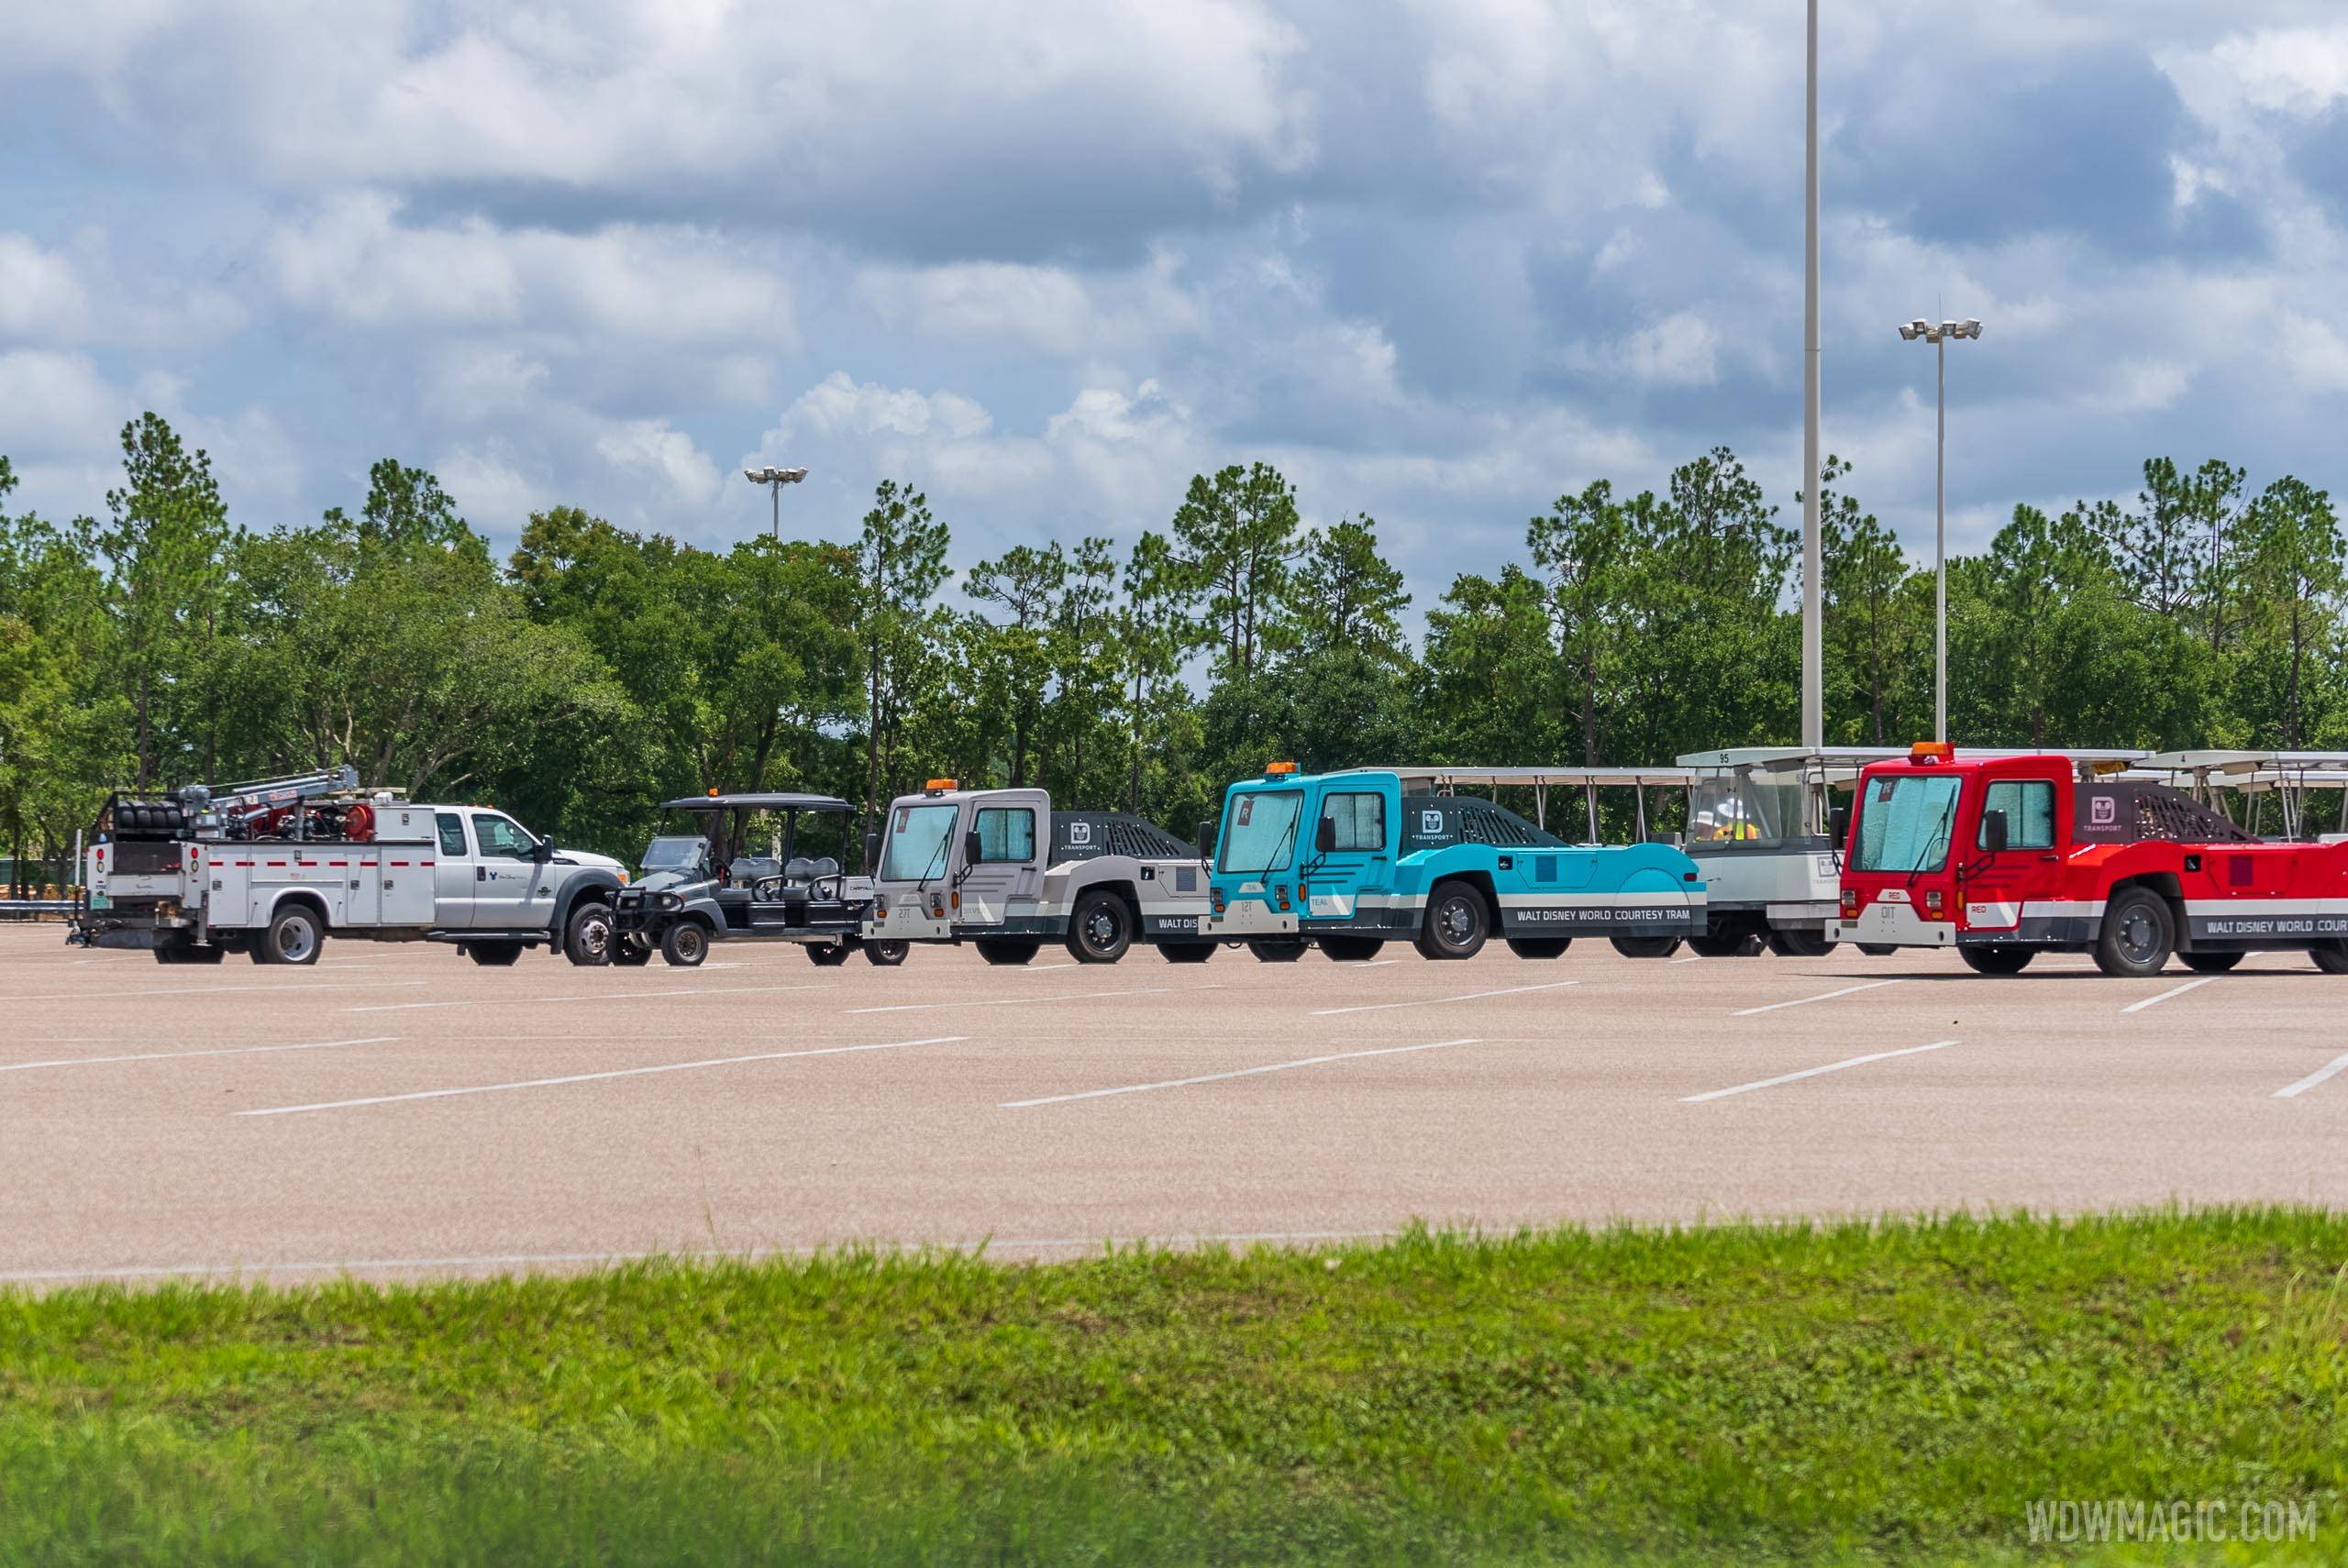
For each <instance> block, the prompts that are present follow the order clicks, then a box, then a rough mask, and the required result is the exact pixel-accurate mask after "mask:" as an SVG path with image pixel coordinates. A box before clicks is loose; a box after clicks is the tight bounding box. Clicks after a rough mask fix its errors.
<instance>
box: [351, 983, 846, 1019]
mask: <svg viewBox="0 0 2348 1568" xmlns="http://www.w3.org/2000/svg"><path fill="white" fill-rule="evenodd" d="M836 989H838V987H837V986H836V985H834V984H832V983H830V982H828V981H814V982H812V983H810V984H807V985H802V986H680V987H676V988H672V989H669V990H662V991H589V992H586V993H584V994H583V995H582V994H573V995H570V996H560V997H481V998H478V999H472V1000H469V1001H404V1002H370V1003H368V1004H367V1005H366V1006H365V1007H347V1008H344V1009H343V1011H345V1012H415V1011H418V1010H423V1009H426V1008H435V1007H493V1006H496V1005H497V1004H499V1003H504V1004H507V1005H513V1004H515V1003H520V1004H524V1005H526V1006H530V1007H537V1006H539V1005H541V1004H543V1003H548V1002H582V1001H641V1000H642V999H645V998H647V997H749V996H758V995H759V994H761V993H763V992H768V991H830V990H836Z"/></svg>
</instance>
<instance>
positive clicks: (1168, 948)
mask: <svg viewBox="0 0 2348 1568" xmlns="http://www.w3.org/2000/svg"><path fill="white" fill-rule="evenodd" d="M1157 950H1158V952H1160V953H1162V954H1164V955H1166V961H1167V962H1168V964H1203V963H1205V962H1206V961H1207V960H1208V959H1210V958H1212V957H1213V956H1214V944H1213V943H1212V942H1161V943H1159V944H1157Z"/></svg>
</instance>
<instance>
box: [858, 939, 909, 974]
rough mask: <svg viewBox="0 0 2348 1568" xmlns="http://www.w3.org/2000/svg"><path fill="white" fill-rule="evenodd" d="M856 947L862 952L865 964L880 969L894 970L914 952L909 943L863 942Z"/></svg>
mask: <svg viewBox="0 0 2348 1568" xmlns="http://www.w3.org/2000/svg"><path fill="white" fill-rule="evenodd" d="M857 945H858V946H859V947H861V948H862V949H863V950H864V961H865V962H866V963H868V964H870V965H872V966H875V967H877V968H882V969H893V968H895V967H896V966H898V965H900V964H902V963H903V962H904V961H905V955H906V954H908V953H911V952H912V951H913V950H914V944H912V943H910V942H863V943H858V944H857Z"/></svg>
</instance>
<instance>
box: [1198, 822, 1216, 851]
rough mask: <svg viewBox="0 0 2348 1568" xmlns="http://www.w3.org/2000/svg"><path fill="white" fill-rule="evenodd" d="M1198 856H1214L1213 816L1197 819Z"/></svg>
mask: <svg viewBox="0 0 2348 1568" xmlns="http://www.w3.org/2000/svg"><path fill="white" fill-rule="evenodd" d="M1199 858H1200V859H1202V860H1213V858H1214V819H1213V817H1201V818H1200V819H1199Z"/></svg>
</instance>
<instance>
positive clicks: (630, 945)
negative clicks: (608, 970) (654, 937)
mask: <svg viewBox="0 0 2348 1568" xmlns="http://www.w3.org/2000/svg"><path fill="white" fill-rule="evenodd" d="M611 959H612V962H613V963H615V964H617V965H619V966H622V967H624V968H628V969H633V968H636V967H637V966H640V965H645V964H649V963H651V962H652V944H650V943H648V942H647V941H645V940H644V938H642V937H640V936H621V935H619V934H618V933H614V934H613V936H612V945H611Z"/></svg>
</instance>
